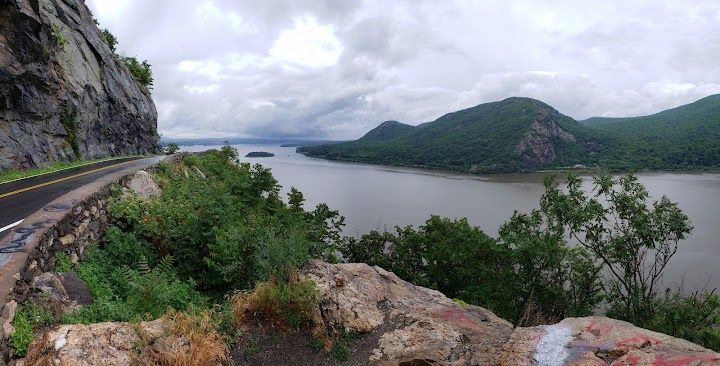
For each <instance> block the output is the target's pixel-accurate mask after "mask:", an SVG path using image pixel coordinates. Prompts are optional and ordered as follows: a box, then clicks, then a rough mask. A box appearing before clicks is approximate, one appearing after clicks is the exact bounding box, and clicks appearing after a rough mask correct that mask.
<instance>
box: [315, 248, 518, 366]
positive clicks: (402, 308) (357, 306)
mask: <svg viewBox="0 0 720 366" xmlns="http://www.w3.org/2000/svg"><path fill="white" fill-rule="evenodd" d="M301 272H302V274H303V275H304V276H305V277H306V278H309V279H311V280H312V281H314V282H315V283H316V285H317V288H318V289H319V292H320V297H321V298H320V304H319V306H318V308H317V309H316V314H315V323H316V326H317V329H316V330H315V331H316V334H317V335H323V334H325V335H330V336H332V335H333V334H338V333H342V332H348V333H349V332H361V333H367V332H373V331H375V332H377V331H379V332H381V333H382V334H381V335H380V337H379V340H378V343H377V346H376V348H375V349H374V351H373V355H372V356H371V357H370V360H369V361H370V363H373V364H382V365H490V364H495V363H496V361H497V358H498V356H499V354H500V349H501V348H502V346H503V345H504V344H505V342H506V341H507V340H508V339H509V338H510V335H511V334H512V331H513V327H512V325H511V324H510V323H508V322H507V321H505V320H503V319H500V318H499V317H497V316H496V315H495V314H493V313H492V312H490V311H488V310H485V309H483V308H481V307H477V306H471V305H461V304H458V303H455V302H453V301H452V300H450V299H448V298H447V297H445V296H444V295H443V294H441V293H440V292H438V291H435V290H430V289H427V288H423V287H419V286H414V285H412V284H410V283H408V282H405V281H403V280H401V279H400V278H398V277H397V276H396V275H394V274H393V273H390V272H388V271H385V270H383V269H382V268H379V267H371V266H368V265H367V264H357V263H351V264H328V263H324V262H320V261H310V262H309V263H308V264H306V265H305V266H304V267H303V269H302V271H301Z"/></svg>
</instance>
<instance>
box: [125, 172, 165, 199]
mask: <svg viewBox="0 0 720 366" xmlns="http://www.w3.org/2000/svg"><path fill="white" fill-rule="evenodd" d="M126 187H127V188H128V189H129V190H130V191H132V192H134V193H135V194H136V195H137V196H138V197H139V198H140V199H142V200H145V201H147V200H149V199H150V198H152V197H157V196H159V195H161V194H162V189H160V186H158V185H157V183H155V180H153V177H152V175H150V173H148V172H146V171H144V170H140V171H138V172H137V173H135V175H133V176H132V178H130V180H129V181H128V182H127V184H126Z"/></svg>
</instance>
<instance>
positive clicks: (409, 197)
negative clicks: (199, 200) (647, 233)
mask: <svg viewBox="0 0 720 366" xmlns="http://www.w3.org/2000/svg"><path fill="white" fill-rule="evenodd" d="M235 147H236V148H237V149H238V152H239V153H240V156H241V158H240V159H241V161H247V162H252V163H261V164H263V165H264V166H266V167H268V168H270V169H271V170H272V173H273V175H274V176H275V178H276V179H277V180H278V181H279V182H280V184H281V185H282V186H283V192H287V191H288V190H289V189H290V187H291V186H294V187H296V188H298V189H299V190H300V191H301V192H303V194H304V195H305V199H306V203H305V207H306V209H312V208H313V207H315V205H317V204H318V203H321V202H325V203H327V204H328V205H329V206H330V207H331V208H332V209H336V210H339V211H340V213H341V214H342V215H344V216H345V218H346V222H347V226H346V228H345V233H346V234H347V235H354V236H359V235H362V234H364V233H367V232H368V231H370V230H373V229H380V230H382V229H386V228H387V229H389V230H391V229H392V228H393V227H394V226H395V225H400V226H404V225H420V224H422V223H423V222H425V220H426V219H427V218H428V217H429V216H430V215H433V214H436V215H441V216H445V217H453V218H462V217H467V218H468V220H469V221H470V222H471V223H472V224H473V225H476V226H480V227H481V228H482V229H483V230H484V231H485V232H486V233H488V234H489V235H496V234H497V231H498V229H499V227H500V225H502V224H503V223H504V222H505V221H506V220H507V219H508V218H510V216H511V215H512V213H513V211H514V210H518V211H525V212H526V211H529V210H532V209H533V208H537V207H538V200H539V198H540V196H541V195H542V193H543V192H544V188H543V184H542V181H543V176H542V175H541V174H510V175H489V176H475V175H463V174H454V173H445V172H434V171H426V170H420V169H410V168H395V167H387V166H379V165H369V164H354V163H341V162H333V161H326V160H322V159H315V158H309V157H306V156H304V155H301V154H297V153H296V152H295V148H294V147H279V146H277V145H236V146H235ZM209 148H219V147H208V146H184V147H183V149H184V150H185V151H202V150H206V149H209ZM250 151H267V152H272V153H274V154H275V157H272V158H245V157H244V156H245V154H247V153H248V152H250ZM639 179H640V181H641V182H642V183H643V184H644V185H645V186H646V187H647V188H648V190H649V191H650V193H651V195H652V196H653V197H654V198H659V197H661V196H662V195H666V196H668V197H669V198H670V199H671V200H673V201H676V202H678V204H679V205H680V207H681V208H682V209H683V210H684V211H685V213H686V214H687V215H688V216H689V217H690V219H691V220H692V224H693V226H694V227H695V229H694V230H693V232H692V234H691V235H690V237H689V238H688V239H687V240H685V241H684V242H681V243H680V249H679V250H678V254H676V256H675V257H674V258H673V260H672V261H671V263H670V264H669V265H668V268H667V270H666V273H667V276H666V280H667V281H666V282H668V284H669V285H674V284H676V283H679V282H680V281H684V282H685V284H686V285H687V286H690V287H696V286H710V287H720V245H719V244H720V240H719V239H720V174H692V173H691V174H675V173H656V174H655V173H653V174H641V175H639Z"/></svg>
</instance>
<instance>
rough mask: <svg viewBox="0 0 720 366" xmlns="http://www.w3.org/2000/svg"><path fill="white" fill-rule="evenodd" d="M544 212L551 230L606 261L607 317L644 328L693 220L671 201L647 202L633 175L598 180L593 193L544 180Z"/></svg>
mask: <svg viewBox="0 0 720 366" xmlns="http://www.w3.org/2000/svg"><path fill="white" fill-rule="evenodd" d="M545 187H546V192H545V194H544V195H543V197H542V199H541V203H540V205H541V209H542V212H543V214H544V215H546V216H547V220H548V225H549V227H550V229H551V230H553V231H556V232H558V233H561V232H567V233H568V234H569V235H570V236H571V237H572V238H573V239H574V240H575V241H577V243H579V245H581V246H582V247H584V248H586V249H587V250H589V251H590V252H591V253H592V254H593V255H594V256H595V257H596V258H597V260H598V261H599V262H600V263H602V265H603V268H604V269H605V270H606V271H607V273H608V276H609V279H608V280H607V283H606V292H607V294H608V301H609V304H610V311H609V314H611V315H613V316H616V317H620V318H623V319H627V320H629V321H631V322H633V323H636V324H643V323H644V322H645V321H646V320H647V319H649V318H651V317H652V316H653V313H654V308H655V299H656V298H657V297H658V290H659V288H660V286H661V279H662V275H663V272H664V270H665V267H666V266H667V264H668V262H669V261H670V259H671V258H672V257H673V255H675V253H676V252H677V250H678V242H679V241H680V240H682V239H684V238H685V237H686V236H687V235H688V234H689V233H690V232H691V231H692V226H691V225H690V221H689V219H688V217H687V215H685V214H684V213H683V211H682V210H681V209H680V208H679V207H678V206H677V204H676V203H673V202H671V201H670V200H669V199H668V198H667V197H665V196H663V197H662V198H661V199H660V200H659V201H655V202H653V203H652V204H651V205H650V204H649V202H648V198H649V195H648V192H647V190H646V189H645V187H644V186H643V185H642V184H641V183H639V182H638V180H637V177H635V176H634V175H626V176H622V177H620V178H613V177H611V176H609V175H602V176H599V177H596V178H594V180H593V187H594V188H593V190H592V193H590V194H587V193H585V191H584V190H583V189H582V181H581V180H580V178H578V177H576V176H570V177H568V181H567V185H566V191H565V190H562V189H560V187H559V185H558V184H557V183H555V182H554V180H553V179H552V178H550V179H548V180H546V182H545Z"/></svg>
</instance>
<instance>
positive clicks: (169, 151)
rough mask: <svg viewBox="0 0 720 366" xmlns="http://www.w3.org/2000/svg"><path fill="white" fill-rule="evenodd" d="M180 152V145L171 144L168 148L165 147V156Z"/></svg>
mask: <svg viewBox="0 0 720 366" xmlns="http://www.w3.org/2000/svg"><path fill="white" fill-rule="evenodd" d="M179 150H180V146H178V144H176V143H174V142H171V143H169V144H167V146H165V154H167V155H172V154H175V153H176V152H178V151H179Z"/></svg>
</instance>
